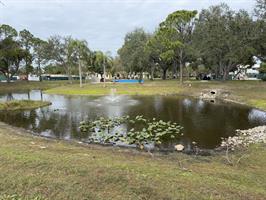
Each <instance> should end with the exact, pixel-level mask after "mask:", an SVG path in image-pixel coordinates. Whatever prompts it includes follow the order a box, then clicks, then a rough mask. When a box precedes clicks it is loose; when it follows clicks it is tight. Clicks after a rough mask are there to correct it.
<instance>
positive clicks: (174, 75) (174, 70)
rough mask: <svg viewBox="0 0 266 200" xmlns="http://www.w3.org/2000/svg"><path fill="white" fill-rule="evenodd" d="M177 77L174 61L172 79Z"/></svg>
mask: <svg viewBox="0 0 266 200" xmlns="http://www.w3.org/2000/svg"><path fill="white" fill-rule="evenodd" d="M176 77H177V62H176V61H174V63H173V79H176Z"/></svg>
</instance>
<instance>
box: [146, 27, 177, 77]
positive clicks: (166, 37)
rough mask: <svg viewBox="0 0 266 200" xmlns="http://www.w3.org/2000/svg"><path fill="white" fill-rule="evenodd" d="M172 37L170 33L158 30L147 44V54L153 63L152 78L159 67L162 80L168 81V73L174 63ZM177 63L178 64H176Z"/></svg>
mask: <svg viewBox="0 0 266 200" xmlns="http://www.w3.org/2000/svg"><path fill="white" fill-rule="evenodd" d="M170 38H171V35H170V34H169V32H168V31H162V29H159V30H157V31H156V32H155V33H154V34H153V35H152V37H151V38H150V39H149V40H148V42H147V44H146V48H145V50H146V52H147V54H148V56H149V60H150V62H151V65H150V66H151V78H152V79H153V76H154V75H153V74H154V70H155V68H156V66H157V65H159V66H160V68H161V69H162V72H163V74H162V79H163V80H165V79H166V73H167V70H168V69H169V67H170V65H171V64H172V63H174V62H175V61H174V60H175V56H174V51H173V49H171V45H170V42H169V41H170ZM175 63H176V62H175Z"/></svg>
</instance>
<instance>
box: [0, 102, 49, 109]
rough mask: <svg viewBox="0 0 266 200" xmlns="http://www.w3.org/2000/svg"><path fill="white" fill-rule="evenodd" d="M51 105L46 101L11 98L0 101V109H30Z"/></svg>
mask: <svg viewBox="0 0 266 200" xmlns="http://www.w3.org/2000/svg"><path fill="white" fill-rule="evenodd" d="M48 105H51V102H47V101H31V100H13V101H7V102H1V103H0V111H15V110H32V109H36V108H40V107H44V106H48Z"/></svg>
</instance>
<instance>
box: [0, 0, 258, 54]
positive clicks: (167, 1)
mask: <svg viewBox="0 0 266 200" xmlns="http://www.w3.org/2000/svg"><path fill="white" fill-rule="evenodd" d="M0 1H1V2H2V3H3V4H4V5H3V4H1V3H0V23H4V24H9V25H11V26H13V27H15V28H16V29H17V30H22V29H28V30H30V31H31V32H32V33H33V34H34V35H35V36H37V37H40V38H42V39H47V38H48V37H49V36H50V35H54V34H59V35H64V36H65V35H72V36H73V37H74V38H78V39H86V40H87V41H88V43H89V46H90V48H91V49H94V50H102V51H111V52H112V54H113V55H115V54H116V51H117V49H118V48H119V47H121V45H122V44H123V40H124V36H125V34H126V33H127V32H129V31H132V30H134V28H136V27H143V28H144V29H145V30H147V31H149V32H152V31H154V29H155V28H156V27H157V26H158V24H159V23H160V22H161V21H162V20H164V19H165V18H166V16H167V15H168V14H169V13H171V12H173V11H176V10H179V9H189V10H194V9H196V10H201V9H202V8H208V7H209V6H210V5H214V4H219V3H221V2H225V3H227V4H228V5H229V6H231V7H232V8H233V9H236V10H239V9H246V10H248V11H249V12H252V9H253V6H254V4H255V0H0Z"/></svg>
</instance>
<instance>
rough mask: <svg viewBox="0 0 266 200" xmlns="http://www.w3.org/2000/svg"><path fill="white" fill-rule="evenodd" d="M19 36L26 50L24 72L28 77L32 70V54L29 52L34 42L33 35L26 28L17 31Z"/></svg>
mask: <svg viewBox="0 0 266 200" xmlns="http://www.w3.org/2000/svg"><path fill="white" fill-rule="evenodd" d="M19 37H20V38H19V39H20V43H21V46H22V48H23V49H24V50H26V51H27V52H28V53H27V57H26V58H25V72H26V76H27V79H28V76H29V73H31V72H32V71H33V66H32V61H33V56H32V54H31V52H32V48H33V43H34V36H33V35H32V34H31V33H30V32H29V31H28V30H26V29H24V30H22V31H20V32H19Z"/></svg>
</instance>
